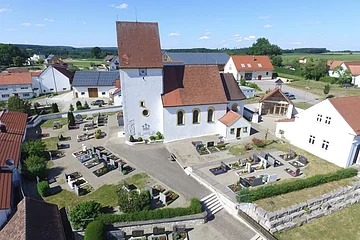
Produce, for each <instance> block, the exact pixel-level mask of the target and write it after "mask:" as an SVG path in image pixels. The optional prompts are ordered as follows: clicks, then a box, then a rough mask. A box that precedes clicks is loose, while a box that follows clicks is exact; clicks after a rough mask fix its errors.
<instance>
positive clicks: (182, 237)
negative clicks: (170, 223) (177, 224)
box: [172, 233, 187, 240]
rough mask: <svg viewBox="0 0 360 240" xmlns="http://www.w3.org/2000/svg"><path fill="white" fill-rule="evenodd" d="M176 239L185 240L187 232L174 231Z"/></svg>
mask: <svg viewBox="0 0 360 240" xmlns="http://www.w3.org/2000/svg"><path fill="white" fill-rule="evenodd" d="M172 237H173V239H174V240H185V239H186V238H187V236H186V233H173V235H172Z"/></svg>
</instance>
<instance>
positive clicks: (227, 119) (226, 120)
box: [219, 110, 241, 127]
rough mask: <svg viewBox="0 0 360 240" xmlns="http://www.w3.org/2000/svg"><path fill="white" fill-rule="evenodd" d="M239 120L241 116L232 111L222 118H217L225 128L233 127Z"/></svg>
mask: <svg viewBox="0 0 360 240" xmlns="http://www.w3.org/2000/svg"><path fill="white" fill-rule="evenodd" d="M240 118H241V115H240V114H238V113H237V112H234V111H233V110H230V111H228V112H227V113H226V114H225V115H224V116H222V117H221V118H219V121H220V122H222V123H223V124H225V125H226V126H227V127H229V126H231V125H233V124H234V123H235V122H236V121H237V120H239V119H240Z"/></svg>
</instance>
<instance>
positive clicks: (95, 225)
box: [84, 221, 106, 240]
mask: <svg viewBox="0 0 360 240" xmlns="http://www.w3.org/2000/svg"><path fill="white" fill-rule="evenodd" d="M84 240H106V236H105V226H104V224H103V223H102V222H100V221H93V222H91V223H89V224H88V225H87V227H86V229H85V238H84Z"/></svg>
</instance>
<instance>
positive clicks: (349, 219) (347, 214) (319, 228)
mask: <svg viewBox="0 0 360 240" xmlns="http://www.w3.org/2000/svg"><path fill="white" fill-rule="evenodd" d="M359 212H360V203H356V204H354V205H351V206H349V207H346V208H344V209H342V210H340V211H337V212H335V213H332V214H330V215H327V216H324V217H321V218H319V219H316V220H314V221H312V222H310V223H306V224H304V225H303V226H301V227H297V228H293V229H291V230H289V231H286V232H282V233H277V234H275V236H276V237H277V238H278V239H279V240H291V239H294V240H298V239H301V240H313V239H316V240H329V239H346V240H356V239H360V231H359V226H358V224H357V223H358V222H360V214H359Z"/></svg>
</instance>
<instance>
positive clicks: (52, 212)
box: [0, 197, 66, 240]
mask: <svg viewBox="0 0 360 240" xmlns="http://www.w3.org/2000/svg"><path fill="white" fill-rule="evenodd" d="M10 236H11V238H9V237H10ZM9 239H11V240H32V239H34V240H35V239H36V240H48V239H51V240H66V237H65V232H64V225H63V222H62V219H61V215H60V212H59V209H58V207H57V206H56V205H54V204H50V203H46V202H44V201H40V200H35V199H31V198H27V197H26V198H24V199H23V200H22V201H21V202H20V203H19V204H18V205H17V210H16V212H15V214H14V215H13V216H12V217H11V219H10V221H9V222H8V223H7V224H6V225H5V227H4V228H3V229H2V230H1V231H0V240H9Z"/></svg>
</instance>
